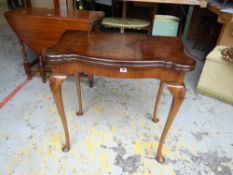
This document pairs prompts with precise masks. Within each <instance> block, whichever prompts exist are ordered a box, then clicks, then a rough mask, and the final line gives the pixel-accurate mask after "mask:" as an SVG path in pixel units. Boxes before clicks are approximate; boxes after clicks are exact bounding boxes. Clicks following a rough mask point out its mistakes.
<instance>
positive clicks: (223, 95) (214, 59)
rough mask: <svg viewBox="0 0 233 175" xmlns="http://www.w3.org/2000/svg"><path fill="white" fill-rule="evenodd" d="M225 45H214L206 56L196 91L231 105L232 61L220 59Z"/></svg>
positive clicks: (232, 85)
mask: <svg viewBox="0 0 233 175" xmlns="http://www.w3.org/2000/svg"><path fill="white" fill-rule="evenodd" d="M225 48H227V46H221V45H219V46H216V47H215V48H214V50H213V51H212V52H210V53H209V54H208V56H207V57H206V62H205V65H204V68H203V70H202V74H201V77H200V79H199V82H198V85H197V91H198V92H199V93H201V94H204V95H208V96H210V97H213V98H215V99H218V100H221V101H223V102H226V103H229V104H232V105H233V88H232V87H233V76H232V75H233V63H230V62H228V61H226V60H224V59H222V57H223V56H222V55H221V51H222V50H223V49H225Z"/></svg>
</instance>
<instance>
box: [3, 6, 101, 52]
mask: <svg viewBox="0 0 233 175" xmlns="http://www.w3.org/2000/svg"><path fill="white" fill-rule="evenodd" d="M5 17H6V19H7V21H8V23H9V25H10V26H11V28H12V29H13V30H14V32H15V33H16V35H17V36H18V37H19V38H20V40H21V41H22V42H23V43H24V44H26V45H27V46H28V47H29V48H31V49H32V50H34V51H35V52H36V53H37V54H39V55H41V53H42V50H43V49H44V48H47V47H49V46H52V45H54V44H56V43H57V42H58V39H59V38H60V36H61V35H62V34H63V33H64V32H65V31H66V30H68V29H74V30H83V31H91V30H93V28H94V27H96V25H97V23H98V22H100V21H101V20H102V18H103V17H104V13H103V12H96V11H85V10H76V11H73V13H67V11H60V13H59V14H56V13H55V11H54V10H53V9H43V8H29V9H17V10H12V11H8V12H6V13H5Z"/></svg>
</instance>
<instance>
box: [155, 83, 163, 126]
mask: <svg viewBox="0 0 233 175" xmlns="http://www.w3.org/2000/svg"><path fill="white" fill-rule="evenodd" d="M164 85H165V83H164V82H162V81H161V82H160V85H159V90H158V94H157V98H156V102H155V108H154V114H153V118H152V121H153V122H155V123H157V122H159V118H158V116H157V110H158V107H159V103H160V98H161V95H162V93H163V89H164Z"/></svg>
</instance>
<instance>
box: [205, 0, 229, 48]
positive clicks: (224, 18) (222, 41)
mask: <svg viewBox="0 0 233 175" xmlns="http://www.w3.org/2000/svg"><path fill="white" fill-rule="evenodd" d="M207 8H208V9H209V10H210V11H212V12H213V13H215V14H217V15H218V22H219V23H221V24H222V25H223V26H222V29H221V33H220V35H219V38H218V42H217V45H225V46H233V2H232V3H229V4H227V3H225V4H221V3H218V2H217V1H214V0H210V1H209V2H208V6H207ZM224 9H225V10H226V9H228V10H231V12H227V11H224Z"/></svg>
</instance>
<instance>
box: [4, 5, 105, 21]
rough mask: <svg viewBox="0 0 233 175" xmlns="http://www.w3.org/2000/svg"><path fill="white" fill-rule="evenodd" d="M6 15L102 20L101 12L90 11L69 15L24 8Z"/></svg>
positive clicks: (75, 12)
mask: <svg viewBox="0 0 233 175" xmlns="http://www.w3.org/2000/svg"><path fill="white" fill-rule="evenodd" d="M6 15H20V16H34V17H46V18H69V19H71V20H72V19H74V20H76V21H77V20H85V21H86V20H90V21H94V20H96V19H99V18H102V17H103V16H104V13H103V12H101V11H91V10H74V11H70V12H69V13H68V12H67V10H60V11H58V12H56V11H55V10H54V9H48V8H25V9H15V10H10V11H8V12H6Z"/></svg>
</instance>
